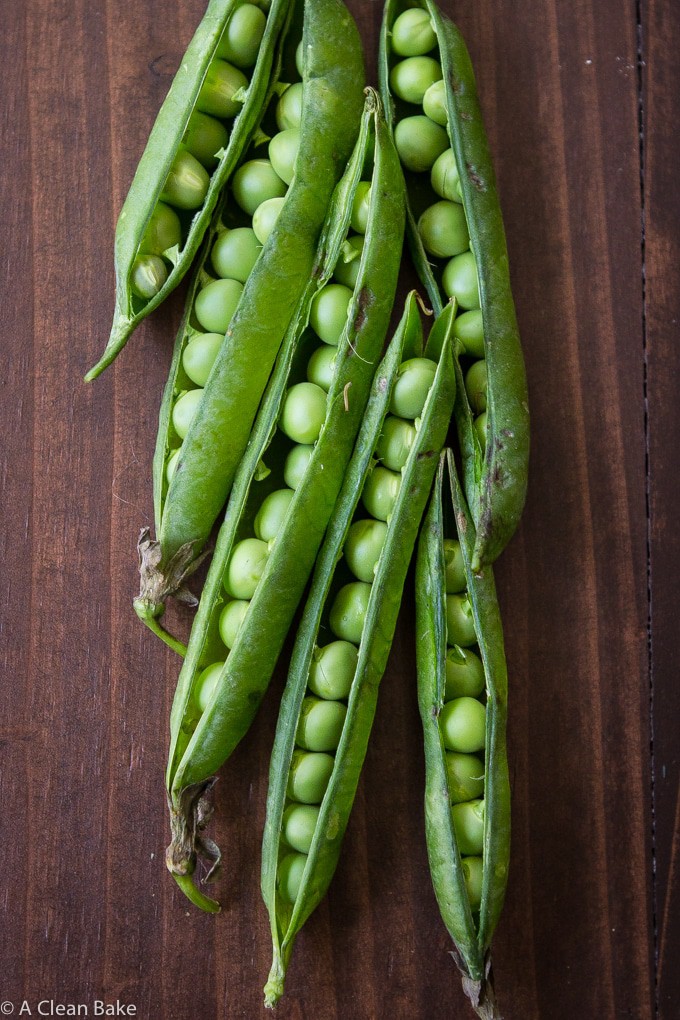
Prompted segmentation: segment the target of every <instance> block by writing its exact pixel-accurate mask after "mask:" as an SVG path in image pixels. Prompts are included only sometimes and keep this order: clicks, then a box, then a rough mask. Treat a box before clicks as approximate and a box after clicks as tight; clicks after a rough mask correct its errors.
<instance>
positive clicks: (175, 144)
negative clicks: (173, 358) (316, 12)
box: [85, 0, 293, 382]
mask: <svg viewBox="0 0 680 1020" xmlns="http://www.w3.org/2000/svg"><path fill="white" fill-rule="evenodd" d="M292 9H293V2H292V0H272V3H271V6H269V8H268V10H266V11H265V10H261V9H260V8H259V7H257V6H255V5H253V4H245V5H244V4H243V3H242V2H241V0H210V3H209V4H208V8H207V10H206V13H205V15H204V16H203V20H202V21H201V23H200V25H199V26H198V28H197V29H196V32H195V34H194V37H193V39H192V40H191V42H190V43H189V46H188V47H187V50H186V52H185V53H184V56H183V57H182V63H181V65H180V68H179V70H178V72H177V74H176V75H175V78H174V79H173V82H172V85H171V86H170V91H169V92H168V95H167V96H166V98H165V100H164V102H163V105H162V106H161V109H160V111H159V113H158V117H157V118H156V121H155V124H154V126H153V128H152V129H151V134H150V135H149V140H148V142H147V145H146V148H145V149H144V152H143V153H142V157H141V159H140V161H139V165H138V167H137V170H136V172H135V176H134V178H133V180H132V184H131V185H130V190H129V191H128V194H127V197H126V199H125V202H124V204H123V208H122V209H121V212H120V216H119V218H118V224H117V227H116V238H115V268H116V302H115V310H114V316H113V325H112V327H111V335H110V337H109V340H108V343H107V345H106V349H105V351H104V354H103V356H102V357H101V359H100V360H99V361H98V362H97V364H96V365H95V366H94V367H93V368H92V369H90V371H89V372H88V373H87V375H86V376H85V378H86V380H87V381H88V382H89V381H90V380H92V379H95V378H96V377H97V376H98V375H99V374H100V373H101V372H103V371H104V369H105V368H106V367H107V366H108V365H110V364H111V362H112V361H113V360H114V358H116V357H117V355H118V354H119V353H120V351H121V350H122V349H123V347H124V346H125V344H126V343H127V341H128V339H129V337H130V336H131V334H132V332H133V331H134V330H135V329H136V327H137V326H138V325H139V323H140V322H141V321H142V319H144V318H145V317H146V316H147V315H149V313H150V312H152V311H153V310H154V309H155V308H157V307H158V306H159V305H160V304H161V303H162V302H163V301H164V300H165V298H166V297H167V296H168V295H169V294H170V293H171V292H172V291H173V290H174V289H175V287H177V285H178V284H179V282H180V281H181V280H182V278H183V276H184V274H185V273H186V272H187V270H188V269H189V267H190V266H191V264H192V262H193V259H194V256H195V255H196V251H197V249H198V247H199V245H200V243H201V240H202V238H203V235H204V233H205V230H206V228H207V226H208V224H209V222H210V217H211V215H212V213H213V210H214V209H215V205H216V203H217V201H218V199H219V196H220V193H221V191H222V189H223V188H224V185H225V184H226V182H227V181H228V180H229V178H230V177H231V175H232V173H233V172H234V169H235V168H236V166H237V164H238V162H239V159H240V158H241V156H242V154H243V152H244V150H245V148H246V146H247V145H248V143H249V141H250V139H251V137H252V136H253V133H254V132H255V129H256V128H257V125H258V123H259V121H260V118H261V116H262V111H263V108H264V106H265V104H266V101H267V96H268V94H269V91H270V89H271V87H272V84H273V81H274V80H275V78H276V76H277V74H278V64H279V63H280V53H279V51H278V47H279V43H280V41H281V37H282V33H283V32H284V31H285V28H286V26H287V23H288V22H289V20H290V16H291V12H292Z"/></svg>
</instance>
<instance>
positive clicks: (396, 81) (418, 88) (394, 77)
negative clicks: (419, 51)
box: [390, 57, 446, 123]
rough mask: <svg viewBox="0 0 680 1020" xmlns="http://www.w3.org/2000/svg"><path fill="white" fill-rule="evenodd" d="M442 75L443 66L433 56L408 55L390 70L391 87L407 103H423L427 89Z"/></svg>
mask: <svg viewBox="0 0 680 1020" xmlns="http://www.w3.org/2000/svg"><path fill="white" fill-rule="evenodd" d="M441 76H442V69H441V66H440V64H439V62H438V61H437V60H434V59H433V58H432V57H407V58H406V60H400V61H399V63H398V64H395V65H394V67H393V68H392V70H391V71H390V88H391V89H392V92H394V94H395V96H398V97H399V99H403V100H404V102H405V103H422V101H423V98H424V96H425V93H426V92H427V90H428V89H429V88H430V86H431V85H434V83H435V82H437V81H439V80H440V78H441ZM437 123H440V122H439V121H437ZM444 123H446V121H444Z"/></svg>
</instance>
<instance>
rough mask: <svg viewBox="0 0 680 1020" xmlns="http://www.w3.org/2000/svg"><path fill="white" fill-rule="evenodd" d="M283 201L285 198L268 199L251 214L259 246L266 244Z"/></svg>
mask: <svg viewBox="0 0 680 1020" xmlns="http://www.w3.org/2000/svg"><path fill="white" fill-rule="evenodd" d="M285 201H286V200H285V198H268V199H267V201H266V202H263V203H262V205H258V207H257V209H256V210H255V212H254V213H253V230H254V231H255V237H256V238H257V239H258V241H259V242H260V244H265V243H266V241H267V238H268V237H269V235H270V234H271V232H272V230H273V229H274V227H275V225H276V221H277V220H278V218H279V216H280V214H281V210H282V209H283V203H284V202H285Z"/></svg>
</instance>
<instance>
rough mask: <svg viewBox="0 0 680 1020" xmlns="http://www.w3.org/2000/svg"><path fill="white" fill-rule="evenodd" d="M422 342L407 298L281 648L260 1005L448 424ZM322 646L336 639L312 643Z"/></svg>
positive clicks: (380, 646)
mask: <svg viewBox="0 0 680 1020" xmlns="http://www.w3.org/2000/svg"><path fill="white" fill-rule="evenodd" d="M451 322H452V316H451V314H450V312H449V311H447V312H445V313H444V315H443V317H442V318H441V319H440V321H439V323H438V324H437V325H436V326H435V327H434V328H437V329H438V330H439V329H440V330H442V332H443V334H444V336H446V334H447V333H449V334H450V330H451ZM421 338H422V332H421V326H420V319H419V317H418V312H417V309H416V302H415V300H414V296H413V295H411V297H410V298H409V300H408V302H407V307H406V310H405V313H404V317H403V318H402V321H401V323H400V326H399V328H398V330H397V332H396V334H395V336H394V338H393V340H392V342H391V344H390V347H389V349H388V352H387V354H386V356H385V359H384V360H383V363H382V364H381V366H380V368H379V369H378V372H377V373H376V377H375V380H374V384H373V392H372V395H371V399H370V401H369V405H368V408H367V411H366V415H365V417H364V421H363V424H362V428H361V432H360V434H359V438H358V440H357V444H356V448H355V452H354V455H353V457H352V460H351V462H350V466H349V469H348V471H347V476H346V478H345V482H344V484H343V488H342V491H341V493H340V496H339V499H338V502H337V505H336V508H335V510H334V512H333V516H332V518H331V521H330V524H329V527H328V532H327V534H326V538H325V540H324V544H323V546H322V548H321V552H320V554H319V558H318V561H317V565H316V568H315V572H314V576H313V580H312V585H311V589H310V593H309V597H308V600H307V604H306V607H305V610H304V614H303V617H302V622H301V624H300V628H299V631H298V635H297V639H296V643H295V647H294V649H293V655H292V660H291V666H290V671H289V675H288V681H287V684H286V689H285V692H284V696H283V699H282V704H281V711H280V715H279V721H278V725H277V730H276V737H275V741H274V749H273V752H272V760H271V766H270V773H269V792H268V797H267V817H266V822H265V831H264V842H263V848H262V895H263V897H264V900H265V903H266V906H267V909H268V911H269V917H270V925H271V932H272V943H273V962H272V967H271V971H270V974H269V979H268V981H267V984H266V987H265V1004H266V1005H267V1006H273V1005H275V1004H276V1002H277V1001H278V999H279V998H280V997H281V995H282V994H283V985H284V980H285V974H286V969H287V967H288V964H289V961H290V956H291V953H292V949H293V944H294V941H295V938H296V936H297V934H298V932H299V930H300V928H301V927H302V925H303V924H304V922H305V921H306V919H307V918H308V917H309V915H310V914H311V913H312V911H313V910H314V909H315V908H316V906H317V905H318V903H319V902H320V900H321V899H322V897H323V896H324V895H325V892H326V890H327V888H328V885H329V884H330V881H331V879H332V876H333V873H334V871H335V868H336V865H337V861H338V857H339V854H340V849H341V844H342V839H343V835H344V832H345V828H346V826H347V822H348V820H349V815H350V811H351V808H352V803H353V800H354V795H355V792H356V788H357V784H358V781H359V776H360V773H361V767H362V764H363V760H364V756H365V754H366V747H367V744H368V739H369V735H370V730H371V725H372V722H373V717H374V714H375V708H376V701H377V695H378V685H379V683H380V680H381V678H382V675H383V672H384V670H385V667H386V665H387V658H388V655H389V651H390V646H391V642H392V638H393V635H394V630H395V626H396V622H397V615H398V612H399V606H400V604H401V597H402V591H403V586H404V582H405V579H406V574H407V571H408V566H409V563H410V560H411V554H412V551H413V546H414V543H415V540H416V537H417V532H418V528H419V525H420V519H421V516H422V514H423V512H424V509H425V506H426V503H427V498H428V494H429V491H430V486H431V484H432V478H433V476H434V473H435V470H436V464H437V457H438V452H439V450H440V449H441V446H442V444H443V442H444V440H445V437H446V431H447V428H448V423H449V420H450V416H451V410H452V406H453V399H454V390H455V380H454V373H453V361H452V355H451V347H450V342H449V341H448V340H446V339H445V340H444V342H443V345H442V353H441V356H440V359H439V364H438V365H435V363H433V362H430V361H427V360H426V359H425V358H422V357H420V356H416V357H413V356H412V355H413V354H414V353H415V354H416V355H419V354H420V351H421V349H422V348H421V347H420V343H421ZM405 354H406V355H408V357H407V358H406V359H405V358H404V355H405ZM412 373H413V378H416V377H417V376H418V374H419V373H423V375H422V379H421V380H420V381H419V382H418V385H417V387H414V388H413V390H410V385H411V384H410V383H409V379H410V378H411V374H412ZM407 390H409V392H408V395H407V399H404V395H405V393H406V391H407ZM414 401H415V402H414ZM395 412H397V413H396V414H395ZM414 419H415V420H414ZM385 462H387V463H389V464H391V465H392V468H395V469H396V468H398V470H393V469H392V468H388V467H386V466H385ZM360 500H361V501H362V503H361V504H360ZM329 637H331V638H335V640H331V641H330V643H329V644H324V641H328V638H329ZM320 646H322V647H320Z"/></svg>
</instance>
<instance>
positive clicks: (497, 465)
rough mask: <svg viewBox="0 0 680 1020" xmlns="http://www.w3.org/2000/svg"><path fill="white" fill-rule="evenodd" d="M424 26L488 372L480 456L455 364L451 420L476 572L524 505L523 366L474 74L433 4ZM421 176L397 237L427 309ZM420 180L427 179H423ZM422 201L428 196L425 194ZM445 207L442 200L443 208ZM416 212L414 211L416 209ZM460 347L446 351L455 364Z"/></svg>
mask: <svg viewBox="0 0 680 1020" xmlns="http://www.w3.org/2000/svg"><path fill="white" fill-rule="evenodd" d="M406 6H407V5H406V4H405V3H404V0H387V2H386V4H385V11H384V17H383V24H382V30H381V43H380V60H379V76H380V87H381V92H382V96H383V101H384V103H385V107H386V111H387V116H388V120H389V121H390V123H391V124H394V122H395V119H396V118H397V113H398V109H399V110H401V107H399V108H398V106H397V104H396V103H395V101H394V99H393V98H392V95H391V90H390V71H391V59H392V58H391V44H390V39H391V31H392V25H393V24H394V21H395V19H396V17H397V15H398V14H399V13H400V12H401V11H403V10H404V9H405V7H406ZM422 6H423V7H424V9H425V10H426V11H427V13H428V14H429V16H430V22H431V25H432V27H433V29H434V32H435V35H436V40H437V46H438V51H439V58H440V61H441V69H442V74H443V80H444V82H445V99H446V113H447V131H448V135H449V140H450V143H451V148H452V150H453V154H454V157H455V163H456V166H457V167H458V170H459V176H460V188H461V196H462V202H463V207H464V210H465V220H466V224H467V228H468V230H469V237H470V249H471V251H472V253H473V255H474V258H475V263H476V268H477V276H478V280H479V296H480V304H481V311H482V318H483V332H484V359H485V362H486V369H487V375H488V393H487V442H486V448H485V449H482V447H481V445H480V440H479V438H478V437H477V434H476V432H475V430H474V428H473V416H472V412H471V409H470V405H469V402H468V398H467V395H466V391H465V386H464V385H461V384H462V382H463V373H462V369H461V367H460V364H458V367H457V370H456V372H457V378H458V386H457V393H456V408H455V419H456V426H457V431H458V437H459V442H460V447H461V452H462V458H463V471H462V475H463V487H464V490H465V493H466V498H467V502H468V505H469V507H470V511H471V513H472V517H473V520H474V522H475V528H476V535H477V537H476V545H475V549H474V551H473V555H472V565H473V569H474V570H475V571H479V570H481V569H482V568H483V566H484V565H485V564H488V563H492V562H493V561H494V560H495V559H496V558H497V557H498V555H499V554H500V553H501V552H502V550H503V549H504V548H505V546H506V544H507V543H508V541H509V540H510V538H511V537H512V535H513V533H514V532H515V530H516V528H517V525H518V523H519V519H520V516H521V513H522V509H523V506H524V501H525V497H526V487H527V470H528V457H529V411H528V399H527V387H526V376H525V370H524V361H523V357H522V350H521V344H520V338H519V331H518V327H517V320H516V317H515V309H514V303H513V300H512V292H511V286H510V276H509V267H508V253H507V245H506V241H505V232H504V229H503V221H502V216H501V211H500V204H499V201H498V195H497V191H496V183H495V177H494V172H493V164H492V159H491V153H490V151H489V146H488V142H487V138H486V134H485V131H484V125H483V121H482V114H481V109H480V105H479V100H478V97H477V89H476V84H475V78H474V71H473V68H472V64H471V61H470V56H469V53H468V51H467V48H466V46H465V42H464V40H463V38H462V36H461V34H460V32H459V31H458V29H457V28H456V26H455V25H454V24H453V23H452V22H451V21H450V20H449V19H448V18H447V17H445V15H443V14H442V12H441V11H440V10H439V8H438V6H437V4H436V3H435V2H434V0H423V5H422ZM424 176H425V175H423V174H417V173H412V174H407V195H408V201H407V206H408V208H407V218H406V232H407V237H408V240H409V247H410V249H411V253H412V256H413V260H414V263H415V266H416V269H417V271H418V274H419V275H420V277H421V279H422V281H423V283H424V285H425V287H426V288H427V292H428V294H429V297H430V300H431V302H432V305H433V307H434V309H435V311H440V310H441V308H442V307H443V305H444V303H445V302H446V301H447V300H448V299H447V297H446V294H445V293H444V292H443V285H442V283H441V270H440V269H435V267H434V264H433V258H432V257H431V256H429V255H428V253H427V251H426V250H425V248H424V245H423V241H422V239H421V236H420V233H419V230H418V226H417V223H416V217H415V214H414V209H415V203H416V200H418V201H419V202H420V203H421V205H422V204H423V202H424V199H423V194H424V190H427V188H429V184H425V185H424V184H423V177H424ZM428 176H429V175H428ZM432 196H433V197H431V198H430V200H429V201H433V199H436V198H437V197H438V196H437V195H435V194H434V192H432ZM444 204H445V203H444ZM449 204H451V203H449ZM419 211H420V210H419ZM462 353H463V348H462V346H460V345H459V346H458V347H457V349H456V355H457V357H456V360H457V361H458V362H459V361H460V357H461V356H462Z"/></svg>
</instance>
